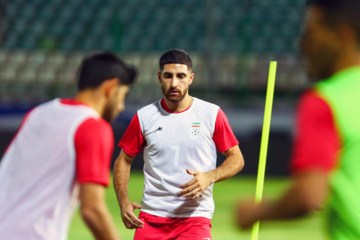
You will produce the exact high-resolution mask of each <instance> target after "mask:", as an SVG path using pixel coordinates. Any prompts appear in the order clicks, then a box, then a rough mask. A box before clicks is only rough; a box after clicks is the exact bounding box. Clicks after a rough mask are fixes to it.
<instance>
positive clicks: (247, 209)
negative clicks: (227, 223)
mask: <svg viewBox="0 0 360 240" xmlns="http://www.w3.org/2000/svg"><path fill="white" fill-rule="evenodd" d="M258 213H259V205H256V204H255V201H254V200H247V201H242V202H240V203H238V204H237V205H236V211H235V214H236V223H237V225H238V227H239V228H242V229H248V228H250V227H251V226H252V225H253V224H254V223H255V222H256V221H257V220H258Z"/></svg>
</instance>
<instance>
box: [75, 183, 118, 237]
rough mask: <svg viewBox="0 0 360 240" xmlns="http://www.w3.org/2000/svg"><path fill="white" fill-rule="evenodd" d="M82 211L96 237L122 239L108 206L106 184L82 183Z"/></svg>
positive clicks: (85, 220)
mask: <svg viewBox="0 0 360 240" xmlns="http://www.w3.org/2000/svg"><path fill="white" fill-rule="evenodd" d="M80 212H81V216H82V218H83V220H84V222H85V223H86V225H87V226H88V227H89V229H90V230H91V232H92V234H93V235H94V237H95V239H101V240H104V239H109V240H119V239H120V237H119V235H118V233H117V231H116V227H115V224H114V222H113V220H112V217H111V214H110V212H109V210H108V208H107V206H106V202H105V187H104V186H102V185H100V184H94V183H84V184H80Z"/></svg>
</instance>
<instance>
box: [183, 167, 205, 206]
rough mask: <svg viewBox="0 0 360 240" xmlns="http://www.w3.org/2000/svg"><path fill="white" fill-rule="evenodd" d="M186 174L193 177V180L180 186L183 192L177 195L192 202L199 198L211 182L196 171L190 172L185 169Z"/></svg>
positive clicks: (203, 174)
mask: <svg viewBox="0 0 360 240" xmlns="http://www.w3.org/2000/svg"><path fill="white" fill-rule="evenodd" d="M186 172H187V173H188V174H190V175H193V176H194V178H193V179H192V180H190V181H189V182H187V183H185V184H183V185H181V186H180V188H182V189H183V190H182V191H180V192H179V193H178V196H179V197H184V198H187V199H189V200H190V199H191V200H193V199H196V198H198V197H200V196H201V194H202V193H203V192H204V191H205V190H206V189H207V188H208V186H209V185H210V184H211V180H210V178H209V177H208V175H207V174H206V173H202V172H199V171H196V170H194V171H190V170H189V169H186Z"/></svg>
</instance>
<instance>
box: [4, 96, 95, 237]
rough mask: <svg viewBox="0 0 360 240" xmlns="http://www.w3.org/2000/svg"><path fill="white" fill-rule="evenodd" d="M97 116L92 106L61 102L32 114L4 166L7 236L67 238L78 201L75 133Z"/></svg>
mask: <svg viewBox="0 0 360 240" xmlns="http://www.w3.org/2000/svg"><path fill="white" fill-rule="evenodd" d="M92 116H96V114H95V113H94V111H93V110H91V109H89V107H85V106H67V105H63V104H61V103H60V102H59V100H53V101H50V102H47V103H45V104H42V105H40V106H38V107H37V108H35V109H34V110H32V111H31V112H30V113H29V115H28V117H27V119H26V120H25V122H24V123H23V126H22V127H21V129H20V130H19V132H18V134H17V135H16V137H15V138H14V140H13V142H12V143H11V145H10V146H9V148H8V150H7V152H6V154H5V155H4V157H3V159H2V163H1V167H0V190H1V193H0V205H1V209H0V233H1V235H4V234H5V236H7V235H6V233H9V234H10V235H9V236H11V235H13V234H19V235H21V234H23V232H25V234H28V235H29V236H32V237H33V238H34V239H42V238H46V237H47V238H48V239H49V238H51V239H59V233H60V234H61V235H64V234H65V235H64V236H66V228H67V222H68V220H69V217H70V215H71V212H72V208H73V207H74V206H75V205H73V206H72V203H76V200H75V199H76V196H75V195H73V193H74V192H73V191H74V190H75V189H74V177H75V166H76V165H75V149H74V135H75V132H76V130H77V127H78V126H79V124H80V123H81V122H82V121H83V120H84V119H86V118H88V117H92ZM19 186H21V187H19ZM18 221H21V222H22V224H16V223H17V222H18ZM1 226H2V227H1ZM9 226H13V227H12V228H9ZM16 226H17V227H16ZM9 229H13V231H12V232H9ZM64 232H65V233H64Z"/></svg>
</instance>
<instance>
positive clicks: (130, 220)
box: [120, 201, 144, 229]
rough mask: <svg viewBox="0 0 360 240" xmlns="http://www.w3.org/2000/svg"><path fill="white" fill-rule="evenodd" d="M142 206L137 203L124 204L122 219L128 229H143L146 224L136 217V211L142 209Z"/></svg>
mask: <svg viewBox="0 0 360 240" xmlns="http://www.w3.org/2000/svg"><path fill="white" fill-rule="evenodd" d="M141 208H142V206H141V205H139V204H138V203H136V202H130V201H129V202H127V203H125V204H122V205H121V207H120V209H121V218H122V220H123V222H124V225H125V227H126V228H127V229H134V228H143V227H144V223H143V222H142V221H141V220H140V219H139V218H137V217H136V216H135V214H134V210H135V209H141Z"/></svg>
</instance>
